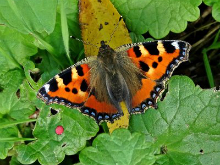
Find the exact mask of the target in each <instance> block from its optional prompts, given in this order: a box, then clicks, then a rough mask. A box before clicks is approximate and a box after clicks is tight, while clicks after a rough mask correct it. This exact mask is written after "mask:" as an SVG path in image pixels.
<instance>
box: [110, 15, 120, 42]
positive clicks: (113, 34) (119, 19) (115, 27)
mask: <svg viewBox="0 0 220 165" xmlns="http://www.w3.org/2000/svg"><path fill="white" fill-rule="evenodd" d="M121 20H122V16H120V18H119V20H118V23H117V24H116V26H115V29H114V30H113V32H112V34H111V36H110V39H109V42H108V44H107V45H109V43H110V42H111V40H112V38H113V35H114V34H115V31H116V30H117V28H118V25H119V23H120V21H121Z"/></svg>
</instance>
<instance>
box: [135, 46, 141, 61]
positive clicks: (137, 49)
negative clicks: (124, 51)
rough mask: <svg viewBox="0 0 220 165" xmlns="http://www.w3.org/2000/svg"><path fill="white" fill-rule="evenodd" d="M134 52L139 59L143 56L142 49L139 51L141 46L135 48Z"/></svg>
mask: <svg viewBox="0 0 220 165" xmlns="http://www.w3.org/2000/svg"><path fill="white" fill-rule="evenodd" d="M133 50H134V53H135V55H136V57H137V58H138V57H140V56H141V51H140V49H139V46H135V47H134V48H133Z"/></svg>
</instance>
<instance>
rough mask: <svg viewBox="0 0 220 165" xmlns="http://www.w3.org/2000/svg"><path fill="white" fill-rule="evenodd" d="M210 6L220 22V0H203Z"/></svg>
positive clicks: (215, 17) (213, 14)
mask: <svg viewBox="0 0 220 165" xmlns="http://www.w3.org/2000/svg"><path fill="white" fill-rule="evenodd" d="M203 1H204V3H205V4H206V5H208V6H212V16H213V18H214V19H215V20H216V21H218V22H220V1H219V0H203Z"/></svg>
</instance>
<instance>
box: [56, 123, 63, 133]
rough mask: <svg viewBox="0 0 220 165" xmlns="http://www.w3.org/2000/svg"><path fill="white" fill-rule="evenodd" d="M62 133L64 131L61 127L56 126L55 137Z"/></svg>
mask: <svg viewBox="0 0 220 165" xmlns="http://www.w3.org/2000/svg"><path fill="white" fill-rule="evenodd" d="M63 131H64V128H63V126H61V125H59V126H57V128H56V134H57V135H61V134H62V133H63Z"/></svg>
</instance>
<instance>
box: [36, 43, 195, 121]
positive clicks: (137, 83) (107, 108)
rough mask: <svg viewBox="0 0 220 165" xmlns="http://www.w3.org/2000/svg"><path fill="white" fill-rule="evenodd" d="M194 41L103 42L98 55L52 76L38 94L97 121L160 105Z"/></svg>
mask: <svg viewBox="0 0 220 165" xmlns="http://www.w3.org/2000/svg"><path fill="white" fill-rule="evenodd" d="M190 47H191V46H190V44H189V43H187V42H184V41H178V40H177V41H175V40H173V41H172V40H158V41H152V42H144V43H134V44H127V45H124V46H121V47H119V48H118V49H116V50H113V49H112V48H110V47H109V46H108V45H106V44H105V43H104V41H102V42H101V47H100V48H99V53H98V56H93V57H88V58H85V59H83V60H82V61H80V62H78V63H76V64H75V65H73V66H71V67H69V68H67V69H66V70H64V71H62V72H61V73H59V74H58V75H56V76H55V77H53V78H52V79H51V80H50V81H48V82H47V83H46V84H45V85H44V86H43V87H42V88H41V89H40V90H39V92H38V94H37V96H38V97H39V98H40V99H42V100H43V101H45V102H46V103H47V104H52V103H57V104H62V105H65V106H67V107H70V108H77V109H79V110H80V111H81V112H82V113H83V114H86V115H89V116H91V117H93V118H94V119H95V120H96V121H97V122H98V123H99V122H101V121H104V120H105V121H110V122H113V121H114V119H117V118H119V117H120V116H121V115H123V112H122V109H121V107H120V103H121V102H124V103H125V105H126V107H127V109H128V111H129V113H131V114H132V113H141V112H144V111H145V110H146V109H147V108H148V107H154V108H156V107H157V105H156V101H157V98H158V96H159V95H160V93H161V92H162V91H163V90H164V85H165V82H166V81H167V80H168V78H169V77H170V76H171V74H172V72H173V70H174V69H175V68H176V67H177V66H178V65H179V64H180V63H181V62H183V61H186V60H188V55H189V50H190Z"/></svg>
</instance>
